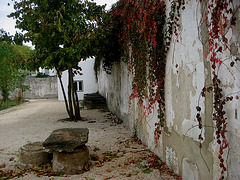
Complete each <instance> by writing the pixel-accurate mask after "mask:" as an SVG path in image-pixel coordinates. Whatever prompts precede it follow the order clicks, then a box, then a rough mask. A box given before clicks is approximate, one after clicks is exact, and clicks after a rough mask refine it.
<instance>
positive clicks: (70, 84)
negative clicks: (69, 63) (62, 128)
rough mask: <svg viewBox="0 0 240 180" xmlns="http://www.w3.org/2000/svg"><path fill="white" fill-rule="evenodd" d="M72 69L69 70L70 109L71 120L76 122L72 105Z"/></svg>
mask: <svg viewBox="0 0 240 180" xmlns="http://www.w3.org/2000/svg"><path fill="white" fill-rule="evenodd" d="M71 79H72V68H68V104H69V109H70V118H71V120H74V114H73V105H72V93H71V92H72V83H71Z"/></svg>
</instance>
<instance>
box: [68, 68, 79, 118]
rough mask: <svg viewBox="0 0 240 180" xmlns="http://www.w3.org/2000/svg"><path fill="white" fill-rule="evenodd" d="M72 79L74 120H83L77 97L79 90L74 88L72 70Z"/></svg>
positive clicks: (70, 81)
mask: <svg viewBox="0 0 240 180" xmlns="http://www.w3.org/2000/svg"><path fill="white" fill-rule="evenodd" d="M69 77H70V79H69V84H71V95H72V104H73V108H74V113H75V114H74V120H76V121H77V120H81V116H80V108H79V103H78V97H77V92H76V91H77V89H76V87H75V86H74V82H73V73H72V69H71V74H70V76H69Z"/></svg>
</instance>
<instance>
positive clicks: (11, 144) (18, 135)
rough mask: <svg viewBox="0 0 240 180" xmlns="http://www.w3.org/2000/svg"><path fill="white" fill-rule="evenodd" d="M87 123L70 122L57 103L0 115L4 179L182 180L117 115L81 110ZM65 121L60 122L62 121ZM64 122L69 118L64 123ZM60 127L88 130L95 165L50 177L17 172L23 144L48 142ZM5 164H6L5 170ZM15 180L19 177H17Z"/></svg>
mask: <svg viewBox="0 0 240 180" xmlns="http://www.w3.org/2000/svg"><path fill="white" fill-rule="evenodd" d="M81 115H82V117H84V121H77V122H71V121H66V119H67V118H68V116H67V114H66V111H65V106H64V102H60V101H57V100H56V99H54V100H53V99H42V100H30V101H29V103H25V104H23V105H21V106H19V107H15V108H14V109H13V110H11V111H8V112H6V113H3V114H1V115H0V135H1V139H0V179H3V176H2V177H1V173H4V172H6V171H7V170H13V171H12V173H15V174H16V173H20V175H21V174H24V176H22V177H19V178H18V179H22V180H26V179H48V180H49V179H64V180H77V179H78V180H79V179H83V180H105V179H120V180H121V179H122V180H125V179H129V180H133V179H139V180H141V179H143V180H144V179H148V180H149V179H151V180H155V179H156V180H159V179H160V180H161V179H169V180H172V179H179V178H178V177H177V176H175V175H174V174H173V173H172V172H171V171H170V170H169V169H168V168H167V166H166V164H165V163H163V162H162V161H161V160H160V159H158V157H157V156H156V155H154V154H153V153H152V152H150V151H149V150H148V149H147V148H146V147H145V146H144V145H143V144H141V142H140V141H139V140H137V139H134V138H132V135H133V133H132V131H131V130H129V129H128V128H127V127H126V126H125V125H124V124H123V123H121V121H120V120H118V119H117V117H116V116H114V115H113V114H111V113H110V112H108V111H106V110H104V111H101V110H96V109H94V110H83V111H82V112H81ZM60 119H61V121H59V120H60ZM64 119H65V120H64ZM60 128H88V129H89V138H88V139H89V140H88V143H87V144H86V145H87V146H88V148H89V150H90V157H91V166H90V167H87V168H86V172H84V173H82V174H78V175H72V176H66V175H62V177H60V176H52V175H54V174H51V173H49V174H48V173H47V171H49V172H51V171H50V170H49V168H51V167H49V166H46V167H47V168H48V170H46V169H45V171H46V172H45V171H44V172H43V171H41V173H40V172H39V171H37V169H43V167H36V168H35V170H34V169H31V170H28V171H26V170H24V171H19V170H17V171H16V169H17V168H18V150H19V148H20V147H22V146H23V145H25V144H28V143H33V142H37V141H41V142H43V141H45V139H46V138H47V137H48V136H49V135H50V134H51V132H52V131H53V130H56V129H60ZM1 165H3V166H1ZM15 178H16V177H15Z"/></svg>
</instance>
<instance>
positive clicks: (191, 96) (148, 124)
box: [98, 0, 240, 180]
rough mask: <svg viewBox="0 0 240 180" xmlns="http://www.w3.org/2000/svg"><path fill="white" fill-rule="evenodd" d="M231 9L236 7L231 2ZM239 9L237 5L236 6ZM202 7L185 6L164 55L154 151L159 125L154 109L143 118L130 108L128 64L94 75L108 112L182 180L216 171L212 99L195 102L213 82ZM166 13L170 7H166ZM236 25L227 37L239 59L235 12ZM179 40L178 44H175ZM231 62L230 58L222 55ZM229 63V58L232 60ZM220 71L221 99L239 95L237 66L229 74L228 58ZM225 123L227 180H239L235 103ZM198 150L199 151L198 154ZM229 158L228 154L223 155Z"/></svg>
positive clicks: (239, 138) (239, 123)
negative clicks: (161, 112) (162, 121)
mask: <svg viewBox="0 0 240 180" xmlns="http://www.w3.org/2000/svg"><path fill="white" fill-rule="evenodd" d="M234 3H235V7H237V8H238V7H239V2H238V1H237V0H235V1H234ZM236 4H237V5H236ZM205 5H206V4H200V3H199V2H198V1H190V0H187V1H186V5H185V6H186V8H185V10H184V11H183V13H182V14H181V20H180V23H181V26H182V29H181V33H180V35H179V36H178V37H176V36H174V35H173V39H172V44H171V47H170V50H169V54H168V56H167V65H166V79H165V103H166V127H165V128H164V133H163V134H162V136H161V137H160V139H159V141H158V145H157V148H156V149H155V142H154V130H155V125H154V124H155V122H158V118H157V110H155V111H154V112H153V113H152V114H150V115H149V116H147V117H143V113H144V111H143V109H141V108H140V107H138V106H137V104H136V101H135V100H134V101H133V104H132V106H131V107H129V104H128V102H129V95H130V94H131V82H132V75H131V74H128V70H127V65H125V64H124V63H122V62H121V63H115V64H114V66H113V69H112V74H111V75H108V74H106V73H105V72H104V71H103V68H101V69H100V71H99V73H98V82H99V83H98V87H99V92H100V94H102V95H103V96H105V97H106V98H107V102H108V107H109V109H110V110H111V111H112V112H113V113H115V114H116V115H117V116H118V117H119V118H121V119H122V120H123V121H124V123H125V124H127V125H128V126H129V127H130V128H131V129H134V128H136V127H137V131H138V136H139V137H140V138H141V140H142V141H143V143H144V144H146V145H147V146H148V147H149V148H150V149H151V150H153V151H154V152H155V153H157V154H158V155H159V156H160V157H161V158H162V159H163V160H164V161H166V162H167V165H168V166H169V167H170V168H172V169H173V170H174V171H175V172H176V173H178V174H180V175H181V176H182V178H183V179H184V180H185V179H189V180H192V179H195V180H203V179H214V180H215V179H218V178H219V173H220V168H219V160H218V157H217V156H218V151H219V150H218V146H217V143H216V141H215V140H214V136H215V132H214V130H215V129H214V123H213V121H212V113H213V94H212V93H207V94H206V98H205V99H204V98H199V97H200V94H201V90H202V88H203V87H204V85H209V84H211V83H212V81H211V79H212V77H211V73H212V72H211V67H210V66H211V65H210V63H209V59H210V57H209V56H208V57H205V56H204V55H205V51H206V50H208V46H207V42H206V40H207V38H208V37H207V30H206V28H205V26H204V25H202V24H201V22H200V21H201V17H202V15H204V14H205V10H206V7H205ZM166 9H168V10H169V9H170V4H167V8H166ZM236 12H237V13H236V15H237V17H238V22H237V25H236V26H235V28H232V29H230V31H229V33H228V34H227V36H228V38H229V39H230V43H231V44H233V45H232V47H233V48H232V51H233V50H234V51H236V52H235V56H238V57H239V56H240V53H239V52H240V48H239V42H240V41H239V40H240V39H239V32H240V29H239V27H240V24H239V23H240V21H239V17H240V14H239V9H238V11H236ZM177 40H178V41H177ZM225 56H226V57H229V54H228V53H226V54H225ZM232 58H233V57H232ZM227 60H228V61H226V64H225V65H222V66H221V67H220V69H219V77H221V79H222V82H223V86H224V87H225V88H224V92H223V93H224V94H225V95H227V94H229V93H235V92H239V91H240V80H239V77H240V76H239V75H240V71H239V69H240V64H239V62H238V63H237V64H236V66H235V67H234V68H232V69H230V67H229V64H230V62H231V61H232V60H233V59H231V58H230V59H229V58H228V59H227ZM198 104H199V105H200V106H201V107H202V119H203V124H204V127H203V129H202V131H200V130H199V129H198V127H196V125H197V124H198V122H197V120H196V114H197V111H196V106H197V105H198ZM225 108H226V111H227V118H228V133H227V138H228V143H229V147H230V148H229V149H228V151H229V155H228V159H227V161H228V176H229V179H240V175H239V172H240V132H239V128H240V121H239V119H240V115H239V114H240V113H239V112H238V111H239V109H240V103H239V101H238V100H236V99H235V100H234V101H233V102H230V103H229V104H227V105H226V106H225ZM200 133H202V134H203V137H204V140H203V144H202V146H203V147H202V148H201V150H200V148H199V140H198V136H199V134H200ZM200 151H201V152H200ZM226 154H227V152H226Z"/></svg>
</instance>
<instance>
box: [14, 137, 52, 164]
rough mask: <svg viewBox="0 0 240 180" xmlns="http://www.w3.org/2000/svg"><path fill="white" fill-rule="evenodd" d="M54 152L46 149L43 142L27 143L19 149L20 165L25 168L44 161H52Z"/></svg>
mask: <svg viewBox="0 0 240 180" xmlns="http://www.w3.org/2000/svg"><path fill="white" fill-rule="evenodd" d="M51 160H52V154H49V153H47V152H46V151H45V150H44V147H43V143H42V142H34V143H30V144H26V145H24V146H23V147H21V148H20V149H19V162H18V166H19V167H20V168H23V169H28V168H33V167H35V166H39V165H41V164H44V163H50V162H51Z"/></svg>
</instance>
